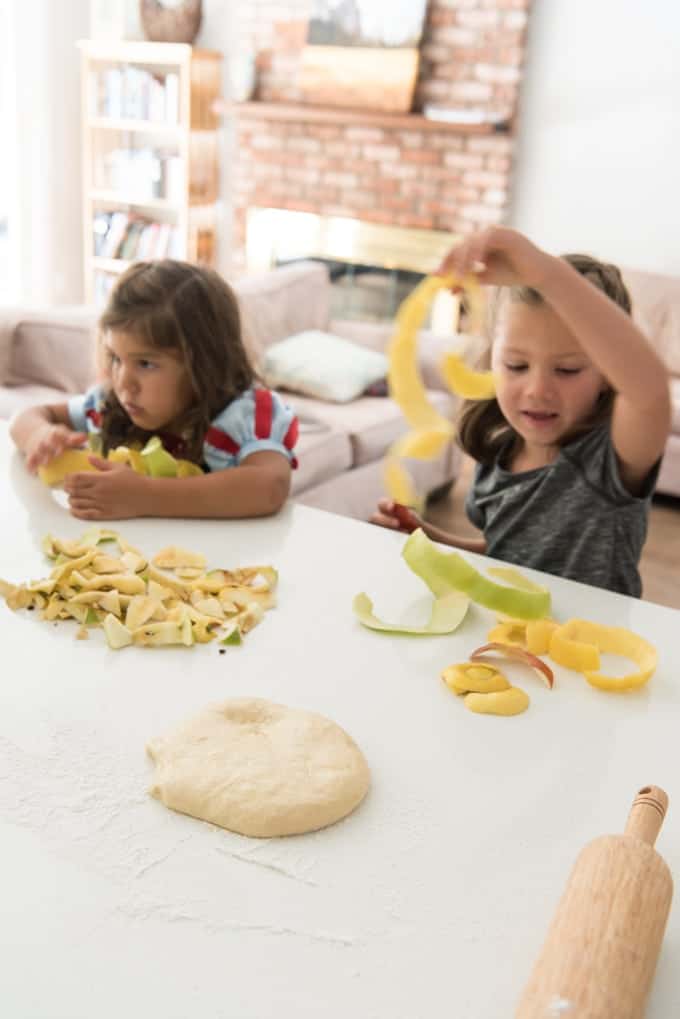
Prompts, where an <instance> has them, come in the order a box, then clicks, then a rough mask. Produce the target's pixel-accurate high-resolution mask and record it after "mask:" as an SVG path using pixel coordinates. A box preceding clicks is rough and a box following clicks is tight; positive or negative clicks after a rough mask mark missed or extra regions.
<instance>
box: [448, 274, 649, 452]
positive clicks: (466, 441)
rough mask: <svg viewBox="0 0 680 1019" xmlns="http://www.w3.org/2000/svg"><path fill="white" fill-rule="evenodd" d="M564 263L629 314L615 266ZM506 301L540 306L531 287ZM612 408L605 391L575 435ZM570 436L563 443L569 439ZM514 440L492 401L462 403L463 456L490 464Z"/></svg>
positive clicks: (611, 399) (627, 299) (460, 437)
mask: <svg viewBox="0 0 680 1019" xmlns="http://www.w3.org/2000/svg"><path fill="white" fill-rule="evenodd" d="M561 257H562V258H563V259H564V261H565V262H568V263H569V265H571V266H572V268H574V269H576V271H577V272H578V273H580V274H581V276H585V278H586V279H587V280H590V282H591V283H592V284H593V286H596V287H597V288H598V289H599V290H602V291H603V292H604V293H605V294H606V295H607V297H609V298H610V299H611V300H612V301H614V302H615V304H618V306H619V307H620V308H622V309H623V310H624V311H625V312H627V314H629V315H630V314H632V302H631V299H630V294H629V292H628V289H627V287H626V285H625V283H624V282H623V278H622V276H621V273H620V271H619V269H617V267H616V266H615V265H608V264H606V263H604V262H598V261H597V259H595V258H591V257H590V255H562V256H561ZM510 300H511V301H519V302H521V303H523V304H528V305H531V306H533V307H537V306H538V305H541V304H543V303H544V301H543V297H542V296H541V294H540V293H539V291H538V290H534V289H533V288H532V287H511V288H510ZM613 405H614V391H613V390H612V389H611V387H609V386H608V387H607V389H605V390H604V391H603V392H602V393H601V394H600V397H599V398H598V400H597V403H596V405H595V407H594V409H593V413H592V414H591V415H590V416H589V417H588V419H587V420H586V421H583V422H582V424H581V426H580V428H579V431H584V432H585V431H589V430H590V429H591V428H593V427H594V426H596V425H598V424H601V423H603V422H605V421H607V420H609V418H610V416H611V412H612V407H613ZM573 437H574V433H573V432H571V433H570V434H569V436H565V437H564V438H565V441H566V440H567V439H572V438H573ZM513 438H514V439H515V440H516V439H518V435H517V433H516V432H515V430H514V428H512V427H511V426H510V425H509V424H508V422H507V421H506V420H505V417H504V416H503V412H502V411H501V408H500V407H499V405H498V401H497V400H496V399H495V398H494V399H491V400H466V401H465V403H464V404H463V408H462V410H461V413H460V419H459V423H458V442H459V445H460V446H461V447H462V448H463V449H464V450H465V452H466V453H467V454H468V455H469V456H471V457H472V458H473V460H476V461H477V462H478V463H483V464H492V463H493V462H494V461H495V459H496V456H497V455H498V453H499V452H500V450H501V449H502V448H503V446H505V445H506V443H507V442H508V441H509V440H511V439H513Z"/></svg>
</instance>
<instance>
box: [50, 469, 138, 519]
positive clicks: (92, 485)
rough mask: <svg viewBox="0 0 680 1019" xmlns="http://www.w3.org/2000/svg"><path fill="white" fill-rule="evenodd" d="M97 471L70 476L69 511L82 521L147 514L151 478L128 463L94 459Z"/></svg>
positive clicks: (66, 480) (67, 490)
mask: <svg viewBox="0 0 680 1019" xmlns="http://www.w3.org/2000/svg"><path fill="white" fill-rule="evenodd" d="M90 463H91V464H93V465H94V466H95V467H96V468H97V470H96V472H95V471H93V472H81V473H77V474H69V475H68V476H67V477H66V478H65V479H64V489H65V491H66V492H67V493H68V496H69V509H70V510H71V513H72V514H73V516H74V517H78V518H79V519H81V520H127V519H129V518H130V517H141V516H144V515H145V510H144V506H145V492H146V489H147V486H148V482H149V479H148V478H145V477H143V476H142V475H141V474H137V473H136V472H135V471H133V470H132V468H131V467H128V466H127V464H113V463H110V462H109V461H108V460H102V459H101V457H98V456H91V457H90Z"/></svg>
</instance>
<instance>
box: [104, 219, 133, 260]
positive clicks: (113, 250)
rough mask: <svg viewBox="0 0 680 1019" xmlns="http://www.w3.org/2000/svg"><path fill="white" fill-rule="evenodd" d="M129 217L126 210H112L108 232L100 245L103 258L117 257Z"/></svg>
mask: <svg viewBox="0 0 680 1019" xmlns="http://www.w3.org/2000/svg"><path fill="white" fill-rule="evenodd" d="M129 221H130V217H129V216H128V214H127V212H114V213H112V214H111V221H110V224H109V229H108V233H107V234H106V237H105V239H104V244H103V245H102V251H101V253H102V256H103V257H104V258H117V257H118V252H119V250H120V246H121V244H122V243H123V240H124V238H125V233H126V231H127V228H128V223H129Z"/></svg>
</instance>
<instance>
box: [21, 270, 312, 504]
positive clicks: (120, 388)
mask: <svg viewBox="0 0 680 1019" xmlns="http://www.w3.org/2000/svg"><path fill="white" fill-rule="evenodd" d="M100 334H101V355H102V358H103V381H102V382H101V383H100V384H97V385H95V386H93V387H92V388H91V389H89V390H88V392H86V393H84V394H81V395H77V396H73V397H70V398H69V399H68V400H67V401H65V402H63V403H54V404H44V405H41V406H35V407H31V408H28V409H27V410H25V411H23V412H21V413H19V414H18V415H17V416H16V417H15V419H14V421H13V422H12V425H11V434H12V438H13V439H14V442H15V443H16V445H17V447H18V448H19V449H20V450H21V452H22V453H24V455H25V457H26V464H27V466H28V469H29V470H30V471H36V470H37V469H38V467H40V466H41V465H42V464H46V463H49V461H50V460H52V459H54V457H56V456H58V455H59V454H60V453H62V452H63V451H64V450H66V449H68V448H72V447H77V446H82V445H83V444H84V443H85V442H86V440H87V439H88V437H89V435H91V434H92V433H94V434H95V435H98V436H99V437H100V440H101V452H102V457H103V456H106V454H107V453H108V451H109V450H111V449H114V448H115V447H117V446H120V445H125V446H138V447H139V446H140V445H143V444H144V443H145V442H146V441H147V440H148V439H149V438H150V437H151V436H153V435H158V436H160V438H161V439H162V441H163V445H164V447H165V448H166V449H167V450H168V452H170V453H172V454H173V455H174V456H177V457H179V458H182V459H187V460H191V461H193V462H194V463H196V464H199V465H200V466H202V467H203V469H204V470H205V472H206V473H205V474H203V475H197V476H195V477H189V478H181V479H180V478H156V477H148V476H144V475H140V474H137V473H136V472H135V471H133V470H131V469H130V468H129V467H128V466H127V465H123V464H114V463H111V462H110V461H108V460H105V459H103V458H102V457H100V456H94V455H93V456H92V457H91V458H90V459H91V462H92V464H93V466H95V467H96V468H97V470H96V471H87V472H85V471H83V472H79V473H76V474H71V475H69V476H68V477H67V478H66V479H65V481H64V488H65V490H66V492H67V493H68V497H69V506H70V510H71V513H72V514H73V516H75V517H79V518H81V519H83V520H111V519H124V518H129V517H143V516H147V517H213V518H226V517H251V516H252V517H256V516H265V515H268V514H272V513H276V512H277V511H278V510H279V509H280V508H281V507H282V506H283V504H284V502H285V501H286V499H287V497H288V493H289V489H290V479H291V468H293V467H295V466H296V461H295V457H294V455H293V452H294V447H295V443H296V440H297V427H298V426H297V419H296V418H295V415H294V414H293V412H292V410H291V409H290V408H289V407H288V406H287V405H286V404H285V403H284V402H283V401H282V400H281V399H280V397H279V396H277V394H276V393H273V392H271V391H270V390H268V389H265V388H263V387H262V386H260V385H258V383H257V379H256V375H255V371H254V369H253V367H252V365H251V364H250V362H249V359H248V355H247V353H246V350H245V346H244V343H243V338H242V334H241V322H240V315H239V309H238V304H237V301H236V297H235V296H234V293H233V291H232V290H231V288H230V287H229V285H228V284H227V283H226V282H225V281H224V280H223V279H222V278H221V277H220V276H219V275H218V274H217V273H216V272H213V271H212V270H210V269H207V268H203V267H200V266H196V265H190V264H188V263H186V262H179V261H173V260H164V261H158V262H140V263H137V264H136V265H133V266H131V267H130V268H129V269H128V270H127V271H126V272H125V273H124V274H123V275H122V276H121V277H120V280H119V281H118V283H117V284H116V286H115V288H114V290H113V291H112V294H111V297H110V300H109V303H108V306H107V308H106V310H105V311H104V313H103V315H102V317H101V320H100Z"/></svg>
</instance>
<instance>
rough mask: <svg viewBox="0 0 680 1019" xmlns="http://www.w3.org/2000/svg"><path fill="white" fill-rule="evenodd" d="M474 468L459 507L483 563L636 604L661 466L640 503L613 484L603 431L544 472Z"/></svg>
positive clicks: (616, 480) (612, 459)
mask: <svg viewBox="0 0 680 1019" xmlns="http://www.w3.org/2000/svg"><path fill="white" fill-rule="evenodd" d="M511 446H512V442H511V441H510V442H509V443H508V445H507V447H505V448H504V449H502V450H501V452H500V454H499V456H498V457H497V459H496V462H495V463H494V464H493V465H492V466H490V467H486V466H484V465H482V464H478V465H477V468H476V470H475V478H474V482H473V485H472V487H471V489H470V491H469V492H468V496H467V499H466V502H465V509H466V511H467V515H468V517H469V518H470V520H471V521H472V523H473V524H474V525H475V526H476V527H478V528H479V529H480V530H481V531H483V532H484V537H485V538H486V543H487V553H486V554H487V555H489V556H493V557H494V558H497V559H504V560H505V561H506V562H509V563H514V564H515V565H517V566H527V567H531V568H533V569H537V570H544V571H545V572H546V573H554V574H556V575H557V576H559V577H568V578H570V579H571V580H579V581H581V582H582V583H584V584H593V585H594V586H595V587H605V588H607V589H608V590H610V591H619V592H620V593H621V594H629V595H633V596H635V597H639V596H640V594H641V592H642V582H641V580H640V574H639V573H638V563H639V561H640V555H641V552H642V546H643V544H644V541H645V537H646V535H647V518H648V516H649V506H650V502H651V498H652V492H653V491H654V485H655V484H656V479H657V476H658V473H659V466H660V463H661V461H660V460H659V462H658V463H657V464H655V466H654V467H653V468H652V470H651V471H650V472H649V474H648V476H647V478H646V479H645V482H644V485H643V487H642V491H641V493H640V495H639V496H634V495H631V494H630V492H629V491H628V490H627V489H626V488H625V486H624V485H623V483H622V481H621V478H620V476H619V469H618V463H617V458H616V453H615V451H614V447H613V445H612V442H611V437H610V433H609V428H608V426H601V427H598V428H595V429H593V430H592V431H591V432H588V433H587V434H586V435H582V436H579V437H578V438H576V439H574V440H573V441H572V442H570V443H568V444H567V445H565V446H563V447H562V449H561V450H560V452H559V455H558V456H557V459H556V460H554V461H553V463H551V464H548V465H547V466H546V467H537V468H535V469H534V470H530V471H522V472H520V473H518V474H512V473H511V472H510V471H508V470H505V469H504V468H503V467H501V466H500V464H502V463H504V462H506V458H507V457H508V455H509V453H510V449H511Z"/></svg>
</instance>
